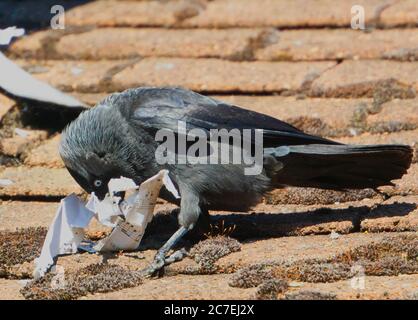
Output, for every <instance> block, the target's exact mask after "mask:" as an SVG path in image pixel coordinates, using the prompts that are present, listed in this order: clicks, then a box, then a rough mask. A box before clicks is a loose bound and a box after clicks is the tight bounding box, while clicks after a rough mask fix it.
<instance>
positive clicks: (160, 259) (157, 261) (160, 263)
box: [144, 227, 188, 276]
mask: <svg viewBox="0 0 418 320" xmlns="http://www.w3.org/2000/svg"><path fill="white" fill-rule="evenodd" d="M187 231H188V229H187V228H185V227H180V228H179V229H178V230H177V231H176V232H175V233H174V234H173V235H172V236H171V237H170V239H168V241H167V242H166V243H165V244H164V245H163V246H162V247H161V248H160V249H159V250H158V252H157V254H156V255H155V257H154V261H153V262H152V263H151V265H150V266H149V267H148V268H147V269H145V270H144V274H145V275H146V276H152V275H153V274H155V273H156V272H157V271H159V270H160V269H161V268H163V267H164V266H165V265H166V255H167V253H168V252H169V251H170V250H171V249H172V248H173V247H174V246H175V245H176V243H177V242H178V241H179V240H180V239H181V238H182V237H183V236H184V235H185V234H186V233H187ZM176 253H177V251H176V252H175V253H174V254H173V255H171V256H170V258H171V259H169V261H168V262H169V263H171V262H174V261H178V260H177V259H178V256H179V255H178V254H177V256H174V255H175V254H176ZM183 257H184V256H183ZM171 260H174V261H171Z"/></svg>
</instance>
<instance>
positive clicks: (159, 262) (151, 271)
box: [143, 253, 165, 277]
mask: <svg viewBox="0 0 418 320" xmlns="http://www.w3.org/2000/svg"><path fill="white" fill-rule="evenodd" d="M164 266H165V256H164V255H162V254H159V253H157V254H156V256H155V257H154V261H153V262H152V263H151V265H150V266H149V267H148V268H146V269H145V270H144V271H143V273H144V275H145V276H146V277H152V276H153V275H155V274H156V273H157V272H158V271H160V270H162V269H163V268H164Z"/></svg>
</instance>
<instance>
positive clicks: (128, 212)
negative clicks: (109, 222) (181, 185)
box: [94, 170, 178, 252]
mask: <svg viewBox="0 0 418 320" xmlns="http://www.w3.org/2000/svg"><path fill="white" fill-rule="evenodd" d="M122 179H123V178H122ZM122 179H115V180H119V181H115V183H114V185H113V186H118V188H117V190H116V189H115V190H116V191H115V192H118V191H128V190H130V189H138V190H136V191H135V192H133V193H132V195H130V196H129V197H128V198H127V199H126V200H124V201H123V202H122V203H121V204H120V206H119V207H120V209H121V212H122V213H123V215H124V217H125V220H121V219H120V220H119V221H118V223H117V225H116V227H115V228H114V229H113V231H112V233H111V234H110V235H109V236H108V237H106V238H104V239H102V240H100V241H99V242H98V244H97V245H96V246H95V247H94V249H95V250H97V251H101V252H104V251H118V250H135V249H136V248H138V246H139V243H140V242H141V240H142V236H143V235H144V233H145V229H146V227H147V225H148V223H149V222H150V221H151V220H152V218H153V213H154V207H155V203H156V202H157V198H158V195H159V193H160V189H161V187H162V186H163V185H165V186H166V188H167V189H168V190H170V191H171V192H173V191H174V193H173V195H174V196H175V197H178V192H177V190H176V188H175V187H174V185H173V182H172V181H171V179H170V177H169V176H168V171H167V170H161V171H160V172H159V173H158V174H156V175H155V176H153V177H151V178H149V179H148V180H146V181H144V182H143V183H141V185H140V186H139V188H138V187H137V186H136V185H135V183H133V184H132V183H131V182H129V181H127V180H122ZM124 179H126V178H124ZM112 180H113V179H112ZM128 180H130V179H128ZM131 181H132V180H131ZM132 182H133V181H132ZM109 184H110V182H109ZM115 188H116V187H115Z"/></svg>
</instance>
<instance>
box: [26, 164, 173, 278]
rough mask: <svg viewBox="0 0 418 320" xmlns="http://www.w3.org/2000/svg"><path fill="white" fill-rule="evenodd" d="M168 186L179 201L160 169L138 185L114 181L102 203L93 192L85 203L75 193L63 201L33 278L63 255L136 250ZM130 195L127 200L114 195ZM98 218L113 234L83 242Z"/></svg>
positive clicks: (111, 182)
mask: <svg viewBox="0 0 418 320" xmlns="http://www.w3.org/2000/svg"><path fill="white" fill-rule="evenodd" d="M163 185H164V186H165V187H166V189H167V190H168V191H170V192H171V193H172V194H173V195H174V196H175V197H176V198H180V196H179V194H178V192H177V189H176V188H175V186H174V184H173V182H172V181H171V179H170V177H169V175H168V171H167V170H161V171H160V172H159V173H158V174H156V175H155V176H153V177H151V178H149V179H148V180H146V181H144V182H143V183H142V184H141V185H140V186H137V185H136V184H135V183H134V181H133V180H131V179H128V178H124V177H121V178H118V179H111V180H110V181H109V184H108V188H109V193H108V194H107V195H106V197H105V199H104V200H103V201H100V200H99V199H98V198H97V197H96V196H95V194H94V193H92V194H91V196H90V199H89V200H88V202H87V203H86V204H84V203H83V202H82V201H81V200H80V199H79V198H78V197H77V196H76V195H75V194H70V195H69V196H67V197H65V198H64V199H62V200H61V203H60V206H59V207H58V210H57V213H56V215H55V218H54V220H53V221H52V224H51V226H50V227H49V229H48V233H47V235H46V238H45V242H44V245H43V247H42V251H41V255H40V256H39V258H37V259H36V260H35V270H34V273H33V276H34V278H35V279H38V278H40V277H42V276H44V275H45V273H46V272H47V271H48V270H49V269H50V268H51V267H52V266H53V265H54V264H55V258H56V257H57V256H58V255H62V254H72V253H76V252H77V251H78V250H79V249H81V250H84V251H88V252H106V251H120V250H135V249H136V248H138V246H139V243H140V242H141V240H142V236H143V235H144V232H145V229H146V227H147V224H148V223H149V222H150V221H151V220H152V218H153V212H154V207H155V203H156V201H157V198H158V195H159V192H160V189H161V187H162V186H163ZM120 191H125V192H127V193H128V192H130V194H129V195H128V196H127V197H126V199H125V200H123V201H120V198H119V197H117V196H115V193H117V192H120ZM93 217H95V218H96V219H97V220H98V221H99V222H100V223H102V224H103V225H106V226H111V227H113V230H112V232H111V233H110V235H109V236H107V237H106V238H104V239H102V240H100V241H99V242H98V243H92V242H89V243H87V244H86V243H85V242H84V243H83V244H82V242H83V240H84V232H85V231H84V230H85V228H87V226H88V225H89V223H90V221H91V219H92V218H93Z"/></svg>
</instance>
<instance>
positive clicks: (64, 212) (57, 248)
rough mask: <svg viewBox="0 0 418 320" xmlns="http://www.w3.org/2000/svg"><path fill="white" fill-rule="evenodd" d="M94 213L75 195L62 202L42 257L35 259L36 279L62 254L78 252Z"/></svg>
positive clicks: (50, 228) (50, 229)
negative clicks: (85, 229)
mask: <svg viewBox="0 0 418 320" xmlns="http://www.w3.org/2000/svg"><path fill="white" fill-rule="evenodd" d="M93 216H94V213H93V212H91V211H90V210H88V209H87V208H86V207H85V205H84V203H83V202H82V201H81V200H80V199H79V198H78V197H77V196H76V195H75V194H70V195H69V196H67V197H65V198H64V199H62V200H61V203H60V206H59V207H58V210H57V213H56V214H55V218H54V220H53V221H52V224H51V226H50V227H49V229H48V232H47V234H46V238H45V241H44V245H43V247H42V251H41V255H40V256H39V258H37V259H35V271H34V274H33V276H34V278H35V279H38V278H40V277H42V276H43V275H44V274H45V273H46V272H47V271H48V269H49V268H50V267H51V266H52V265H54V258H55V257H56V256H58V255H60V254H70V253H75V252H77V247H78V245H79V244H80V242H81V241H82V240H83V237H84V228H86V227H87V225H88V224H89V222H90V220H91V218H92V217H93Z"/></svg>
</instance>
